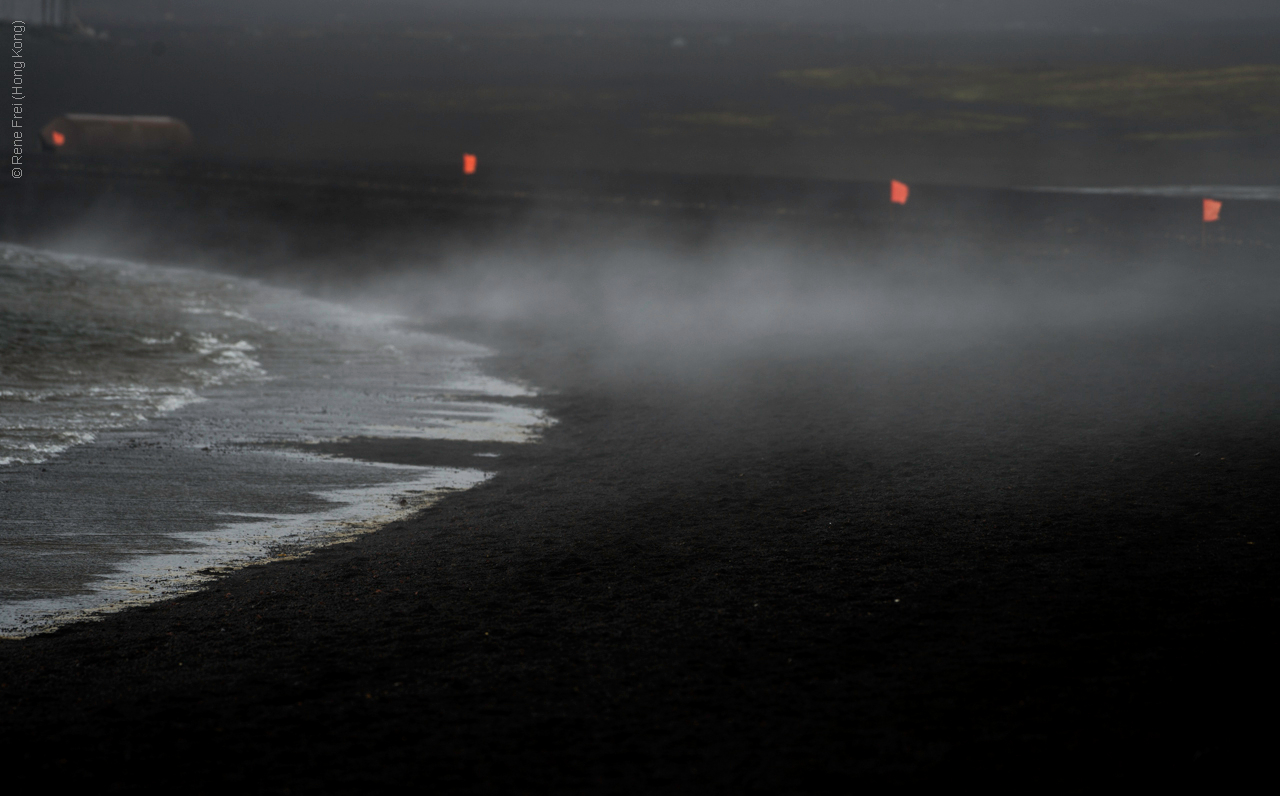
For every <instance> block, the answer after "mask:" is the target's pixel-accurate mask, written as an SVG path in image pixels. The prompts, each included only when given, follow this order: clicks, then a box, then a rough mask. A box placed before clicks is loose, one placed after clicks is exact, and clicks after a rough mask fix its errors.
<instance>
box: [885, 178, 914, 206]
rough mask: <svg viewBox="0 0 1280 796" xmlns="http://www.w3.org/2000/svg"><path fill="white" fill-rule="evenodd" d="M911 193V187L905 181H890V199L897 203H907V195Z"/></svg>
mask: <svg viewBox="0 0 1280 796" xmlns="http://www.w3.org/2000/svg"><path fill="white" fill-rule="evenodd" d="M910 195H911V189H910V188H908V187H907V184H906V183H905V182H898V181H897V180H894V181H893V182H890V183H889V201H891V202H893V203H894V204H895V205H905V204H906V203H907V197H908V196H910Z"/></svg>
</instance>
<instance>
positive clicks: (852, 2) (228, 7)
mask: <svg viewBox="0 0 1280 796" xmlns="http://www.w3.org/2000/svg"><path fill="white" fill-rule="evenodd" d="M79 6H80V7H81V9H82V14H83V15H84V16H85V17H86V18H94V17H104V16H114V17H117V18H119V17H123V16H135V15H138V16H146V17H161V16H163V14H164V13H165V12H168V13H170V14H172V17H173V19H174V20H175V21H179V22H182V21H186V22H230V23H237V22H245V23H257V22H266V21H277V22H283V21H289V20H292V21H296V22H300V23H303V24H307V23H312V24H314V23H322V22H323V23H331V22H334V21H343V20H352V21H355V20H362V19H363V20H367V21H374V22H385V21H392V20H404V21H419V20H426V19H430V18H432V17H437V18H438V17H440V16H444V15H448V16H455V15H458V14H468V15H471V14H476V13H482V14H485V15H486V16H488V15H494V16H499V17H501V16H511V17H521V18H529V17H544V18H545V17H552V18H554V17H560V18H564V17H569V18H580V19H591V18H596V19H600V18H606V19H607V18H614V19H617V18H629V19H635V18H642V19H644V18H649V19H654V18H658V19H673V20H685V19H687V20H696V19H719V20H742V21H747V20H779V21H781V20H787V21H795V22H819V21H833V22H840V23H844V24H858V25H863V26H865V27H867V28H868V29H870V30H939V29H953V30H955V29H1001V28H1013V29H1017V28H1027V29H1045V28H1048V29H1076V30H1079V29H1086V30H1087V29H1091V28H1100V29H1103V30H1108V29H1125V30H1135V29H1136V30H1142V29H1152V30H1154V29H1159V28H1163V27H1168V26H1170V25H1180V24H1181V25H1186V24H1195V23H1197V22H1200V21H1203V20H1221V21H1229V20H1241V19H1250V18H1270V19H1280V3H1278V2H1277V0H222V1H221V2H217V3H212V2H209V1H208V0H80V3H79Z"/></svg>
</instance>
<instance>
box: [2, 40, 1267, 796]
mask: <svg viewBox="0 0 1280 796" xmlns="http://www.w3.org/2000/svg"><path fill="white" fill-rule="evenodd" d="M486 25H487V27H486ZM544 28H545V29H544ZM544 28H538V27H537V26H533V27H530V26H523V27H522V26H520V25H514V24H513V25H506V24H505V23H504V24H496V23H492V21H490V22H486V23H484V24H480V23H476V24H475V25H472V26H471V27H467V26H466V25H461V24H459V25H452V26H450V25H446V24H444V23H441V24H439V25H435V26H428V27H424V26H421V25H417V26H409V27H404V26H399V27H388V28H387V29H373V28H370V29H365V30H361V31H354V30H347V29H346V28H345V26H342V25H330V26H328V27H323V26H322V27H321V28H317V29H315V30H313V29H310V28H307V29H305V30H304V29H301V28H289V27H287V26H278V27H276V28H270V27H268V28H265V29H258V28H246V27H225V28H214V27H204V28H201V27H197V26H182V25H177V24H172V25H170V24H163V25H162V24H159V23H156V24H154V25H151V26H146V25H136V26H134V27H132V28H131V27H128V26H127V25H125V24H124V23H120V25H119V26H118V27H115V28H114V29H113V38H112V39H110V40H102V41H96V42H91V41H85V40H83V37H82V38H79V39H76V38H71V37H62V38H59V37H56V36H51V37H46V38H44V39H36V38H33V39H32V41H33V42H36V43H35V44H33V45H32V47H31V51H32V56H31V61H32V65H31V68H30V70H29V76H30V80H31V84H32V85H33V86H39V87H40V93H39V94H38V95H37V96H35V97H34V98H33V99H32V101H31V105H30V114H31V117H32V118H36V117H39V118H41V119H43V118H48V117H51V116H52V115H54V114H58V113H64V112H78V111H86V112H112V113H169V114H173V115H176V116H181V117H183V118H185V119H186V120H187V121H188V122H190V123H191V125H192V129H193V130H194V131H195V134H196V137H197V140H198V141H199V142H200V149H199V150H198V151H197V152H196V153H194V155H193V156H192V158H191V159H190V160H187V161H184V162H181V163H172V162H160V161H144V162H139V161H117V160H109V159H107V160H96V161H94V160H84V159H80V160H77V159H75V158H66V157H58V158H52V157H44V156H41V155H30V157H29V160H28V162H27V163H26V164H25V166H24V168H25V169H26V176H25V177H24V178H23V179H22V181H21V182H20V183H19V182H16V181H15V182H6V183H5V184H4V188H3V191H0V237H3V239H4V240H5V241H6V242H14V243H21V244H26V245H31V246H36V247H46V248H51V249H58V250H61V251H70V252H82V253H92V254H94V255H97V256H119V257H123V258H128V259H136V260H140V261H145V262H155V263H164V264H182V265H191V266H196V267H204V268H208V269H211V270H214V271H220V272H226V273H234V274H237V275H240V276H251V277H254V278H259V279H262V280H264V281H266V282H268V283H272V284H280V285H286V286H293V287H299V288H301V289H302V290H304V291H306V292H307V293H310V294H313V295H317V296H321V297H327V298H332V299H335V300H340V301H353V302H354V301H364V302H366V306H373V307H376V308H385V309H387V310H388V311H392V312H397V313H399V314H401V315H403V316H405V317H406V318H408V322H409V323H411V324H413V325H415V326H416V327H422V328H426V329H429V330H430V331H435V332H441V333H444V334H447V335H451V336H453V337H457V338H460V339H463V340H467V341H471V342H476V343H482V344H485V345H487V346H489V347H491V348H492V349H493V350H494V351H496V352H497V353H496V355H495V356H494V357H493V358H492V359H491V360H489V361H488V362H487V365H486V366H487V367H488V368H489V369H490V370H491V371H492V373H494V374H496V375H500V376H503V377H504V378H511V379H516V380H522V381H525V382H527V383H528V384H530V385H532V386H533V387H535V388H536V389H537V390H538V391H539V393H540V395H539V397H537V398H532V399H518V400H528V401H532V402H534V403H536V405H537V406H539V407H542V408H544V409H545V410H546V411H547V412H548V413H549V414H550V415H551V416H552V417H553V418H555V420H556V423H555V425H552V426H551V427H549V428H548V429H547V430H546V431H545V433H544V434H543V439H542V441H541V442H538V443H536V444H526V445H516V444H509V445H495V444H492V443H485V444H483V445H478V444H469V443H464V442H430V441H412V440H386V439H359V440H348V441H345V442H333V443H325V444H324V445H319V446H315V447H316V448H317V449H318V450H319V452H328V453H340V454H343V455H346V456H351V457H354V458H360V459H367V460H370V461H385V462H394V463H403V464H423V465H445V466H464V465H465V466H469V467H484V468H488V469H491V470H492V471H493V472H494V477H493V478H492V479H491V480H489V481H488V482H486V483H484V484H483V485H481V486H479V487H476V488H474V489H471V490H469V491H466V492H458V493H455V494H453V495H450V496H449V497H447V498H445V499H444V500H442V501H441V502H440V503H438V504H437V505H435V506H433V507H431V508H428V509H426V510H424V511H423V512H421V513H420V514H418V515H417V516H414V517H413V518H411V519H408V520H405V521H401V522H396V523H394V524H392V525H389V526H387V527H385V528H383V529H381V530H379V531H377V532H375V533H373V534H369V535H366V536H363V537H361V538H359V539H358V540H356V541H354V542H351V543H349V544H342V545H337V546H333V547H329V548H325V549H323V550H320V551H318V552H316V553H315V554H313V555H311V556H309V557H306V558H303V559H299V560H288V561H280V562H276V563H272V564H269V565H264V566H255V567H251V568H248V569H244V570H240V571H237V572H234V573H231V574H227V575H225V576H222V577H221V578H220V579H219V580H218V581H217V583H216V587H214V588H210V589H208V590H206V591H203V592H200V593H196V594H191V595H188V596H184V597H181V598H179V599H175V600H171V601H167V602H162V603H158V604H154V605H151V606H149V607H145V608H135V609H130V610H128V611H126V612H123V613H119V614H116V615H112V616H108V617H106V618H104V619H103V620H102V621H99V622H93V623H82V624H77V625H72V626H68V627H65V628H63V629H60V630H58V631H57V632H55V633H51V634H47V635H41V636H35V637H31V638H27V639H24V640H16V641H15V640H4V641H0V749H3V750H4V755H3V760H4V770H5V773H6V775H7V777H8V778H9V781H12V782H16V783H21V784H25V785H28V786H29V787H39V788H41V789H48V788H51V787H52V786H53V785H54V784H55V783H56V784H66V785H74V786H78V787H86V786H87V787H91V788H93V789H94V790H95V791H102V792H121V791H135V790H137V789H139V788H142V787H165V788H174V789H182V790H184V791H193V792H199V793H213V792H218V793H225V792H228V791H235V792H263V793H294V792H360V793H366V792H389V791H392V790H396V791H400V790H404V789H407V788H414V789H418V790H435V791H440V792H459V793H532V792H539V793H541V792H591V793H597V792H634V793H641V792H644V793H665V792H686V793H693V792H721V793H738V792H761V793H820V792H851V791H856V790H869V791H888V790H891V789H892V790H898V791H901V790H904V789H905V790H917V789H920V790H923V789H924V788H926V787H928V788H957V787H968V788H982V789H983V790H985V791H1000V792H1013V791H1017V792H1027V791H1032V792H1086V791H1099V790H1119V789H1120V788H1126V789H1139V788H1141V789H1146V790H1153V789H1156V788H1162V789H1166V790H1168V789H1177V790H1183V789H1190V788H1196V789H1198V790H1209V789H1213V790H1221V791H1226V790H1238V789H1240V786H1241V785H1242V784H1243V783H1246V782H1248V781H1254V780H1256V779H1259V778H1265V777H1267V776H1269V775H1270V763H1271V757H1272V756H1273V748H1274V745H1275V744H1274V740H1275V733H1274V731H1272V730H1271V729H1270V723H1271V720H1272V716H1274V715H1275V713H1276V710H1277V698H1276V696H1277V695H1276V687H1275V684H1274V683H1275V679H1274V673H1273V672H1272V671H1271V669H1272V666H1271V663H1272V653H1271V651H1272V649H1273V648H1274V647H1275V646H1276V643H1275V642H1276V621H1275V614H1276V607H1277V589H1276V574H1275V573H1276V571H1277V570H1276V565H1277V539H1276V531H1277V524H1276V516H1277V510H1278V509H1280V490H1278V489H1277V480H1278V478H1280V389H1278V388H1280V353H1278V352H1280V349H1278V348H1277V345H1276V343H1277V340H1278V339H1280V335H1278V332H1280V329H1278V328H1277V325H1278V323H1280V321H1278V320H1277V317H1278V316H1277V314H1276V312H1275V306H1276V302H1275V298H1276V296H1277V295H1280V289H1278V280H1280V271H1277V269H1276V265H1277V255H1276V253H1277V251H1280V224H1277V220H1278V219H1280V215H1278V213H1280V210H1277V208H1280V204H1277V203H1275V202H1245V201H1232V202H1228V204H1227V205H1226V206H1225V207H1224V210H1223V216H1222V220H1221V221H1220V222H1218V223H1216V224H1214V225H1211V226H1208V227H1207V228H1206V227H1203V226H1202V225H1201V224H1200V221H1199V219H1200V204H1199V202H1200V198H1199V197H1198V196H1196V197H1192V198H1156V197H1132V196H1070V195H1053V194H1044V193H1035V192H1029V191H1015V190H1006V188H1008V187H1009V186H1023V187H1026V186H1031V185H1042V184H1048V183H1052V184H1056V185H1068V184H1070V185H1086V186H1108V185H1109V186H1115V185H1142V184H1147V185H1153V184H1169V183H1179V184H1213V183H1238V184H1249V185H1274V184H1275V182H1276V180H1275V179H1274V172H1275V169H1274V164H1275V163H1276V162H1277V154H1276V153H1277V152H1278V151H1280V149H1278V148H1277V147H1276V142H1277V141H1278V140H1280V138H1278V137H1277V135H1276V132H1277V128H1276V126H1275V125H1276V122H1275V118H1276V117H1275V116H1274V113H1273V112H1272V111H1273V110H1274V106H1275V102H1274V98H1273V94H1268V93H1266V92H1268V91H1273V90H1274V86H1275V85H1280V84H1277V83H1276V80H1277V78H1276V73H1275V71H1274V70H1275V69H1276V67H1275V66H1274V65H1270V64H1271V62H1272V61H1274V54H1275V52H1276V46H1275V34H1274V29H1267V30H1262V29H1260V28H1259V29H1257V30H1254V29H1246V28H1247V26H1237V27H1234V28H1232V29H1231V30H1229V31H1227V33H1224V34H1221V35H1217V34H1214V35H1209V33H1205V34H1204V35H1203V36H1202V35H1200V32H1199V31H1191V30H1181V31H1177V32H1175V33H1174V34H1170V35H1167V36H1147V37H1144V36H1141V35H1136V34H1135V35H1132V36H1130V35H1114V36H1095V35H1093V34H1085V33H1081V34H1079V35H1077V34H1072V35H1064V36H1050V35H1048V34H1046V36H1045V37H1043V38H1034V37H1030V36H1029V35H1028V36H1024V35H1023V34H1022V33H1010V32H1004V33H996V34H991V35H981V36H970V35H956V36H951V35H944V36H934V37H927V36H924V37H921V36H916V37H912V36H902V37H894V36H876V35H871V34H868V33H866V32H865V31H862V32H857V31H855V32H853V33H850V34H849V35H845V33H843V32H840V31H834V30H825V29H822V30H817V31H814V30H801V29H799V28H792V27H788V26H781V27H777V26H775V27H772V28H769V29H767V30H762V29H760V28H758V27H757V28H750V29H748V28H743V29H734V30H729V31H727V32H726V31H724V30H720V29H712V27H706V28H705V29H704V28H697V27H696V26H695V27H688V28H679V29H675V28H672V27H670V26H649V27H645V26H635V25H633V26H630V27H626V26H624V28H625V29H624V28H618V27H617V26H611V25H598V26H594V27H593V26H585V27H584V28H583V30H582V31H581V32H579V31H578V30H577V29H576V28H575V27H574V26H567V27H566V25H559V26H550V27H546V26H544ZM673 37H679V38H680V39H681V41H684V44H683V45H681V46H679V47H676V46H675V45H674V41H675V39H674V38H673ZM686 39H687V40H686ZM37 56H40V57H37ZM823 70H827V71H823ZM842 70H844V71H842ZM850 70H851V71H850ZM859 70H862V71H859ZM895 70H896V71H895ZM904 70H905V71H904ZM1098 70H1102V71H1098ZM1107 70H1111V71H1107ZM1241 70H1244V71H1241ZM1250 70H1252V71H1250ZM1192 71H1194V72H1195V74H1196V78H1195V80H1192V79H1191V78H1189V77H1188V74H1190V73H1191V72H1192ZM974 74H977V75H979V76H980V78H981V79H980V80H978V82H977V83H976V84H975V85H978V87H979V88H981V89H982V90H984V91H986V90H988V89H989V90H990V91H992V92H995V93H994V94H991V95H984V96H988V100H985V101H983V102H977V103H975V102H973V101H971V99H966V98H965V97H964V96H962V92H960V91H959V90H958V89H957V85H959V86H960V88H961V89H966V88H972V87H973V86H971V85H969V84H967V83H964V81H960V83H957V82H956V81H958V80H960V78H965V79H966V80H967V79H968V77H967V76H972V75H974ZM868 75H870V77H868ZM1027 75H1031V76H1032V77H1033V78H1034V79H1035V80H1040V79H1045V80H1058V79H1060V78H1061V79H1069V81H1077V82H1079V86H1076V87H1075V88H1073V89H1072V90H1071V91H1069V92H1067V93H1066V94H1065V95H1064V96H1065V99H1063V96H1058V97H1057V99H1056V100H1054V102H1057V104H1054V102H1046V101H1044V98H1043V97H1041V96H1039V95H1035V93H1034V92H1032V93H1031V94H1026V93H1025V92H1024V91H1023V90H1024V89H1025V80H1026V76H1027ZM1062 75H1066V76H1067V78H1062ZM1098 75H1102V77H1101V78H1098ZM1135 75H1136V77H1135ZM958 76H959V77H958ZM975 80H976V78H975ZM859 81H861V82H859ZM895 81H897V82H895ZM1019 81H1023V82H1019ZM1268 81H1270V82H1268ZM1192 83H1194V84H1195V85H1196V86H1198V87H1199V88H1198V89H1197V91H1199V93H1196V92H1195V91H1191V92H1182V93H1179V92H1180V91H1181V89H1180V87H1181V86H1183V85H1184V84H1192ZM962 84H963V85H962ZM1054 85H1057V84H1054ZM1073 85H1075V84H1074V83H1073ZM1117 85H1119V87H1120V88H1119V89H1117V88H1116V86H1117ZM895 86H897V88H895ZM904 86H905V88H904ZM1080 86H1083V88H1081V87H1080ZM1170 86H1172V87H1173V89H1170V88H1169V87H1170ZM1259 86H1261V87H1262V88H1259ZM1268 86H1271V87H1272V88H1268ZM920 87H923V88H920ZM1144 91H1146V92H1149V93H1148V94H1146V95H1144V94H1143V92H1144ZM948 92H950V93H948ZM1020 92H1023V93H1020ZM1072 92H1075V93H1072ZM1161 92H1165V93H1161ZM1259 92H1260V93H1259ZM1143 96H1146V97H1147V98H1148V100H1149V101H1145V100H1142V97H1143ZM1150 97H1155V98H1156V99H1154V100H1151V99H1150ZM1144 102H1146V104H1144ZM463 151H475V152H479V153H480V158H481V160H480V163H481V171H480V173H479V174H477V175H476V176H475V178H473V179H470V180H465V181H464V180H462V179H461V177H460V176H459V175H457V173H456V172H457V171H458V162H457V160H458V158H457V156H458V154H459V153H460V152H463ZM891 177H894V178H903V179H907V180H908V181H910V182H911V183H912V194H911V199H910V202H909V203H908V205H907V206H906V207H895V206H892V205H890V204H889V203H888V201H887V198H888V196H887V180H888V179H889V178H891ZM859 180H861V182H860V181H859ZM946 186H950V187H946ZM965 186H987V187H983V188H978V187H965ZM481 452H484V453H495V452H496V453H499V454H500V455H499V456H498V457H487V458H477V457H476V456H475V454H476V453H481ZM0 486H2V485H0ZM0 499H3V495H2V493H0ZM122 521H127V518H122ZM1264 781H1265V779H1264Z"/></svg>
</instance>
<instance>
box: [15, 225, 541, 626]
mask: <svg viewBox="0 0 1280 796" xmlns="http://www.w3.org/2000/svg"><path fill="white" fill-rule="evenodd" d="M489 353H490V352H489V351H487V350H486V349H484V348H483V347H480V346H476V345H472V344H469V343H465V342H462V341H458V340H453V339H450V338H447V337H443V336H440V335H435V334H429V333H426V332H424V331H421V330H417V329H414V328H412V327H411V326H409V325H408V324H407V323H406V322H405V321H404V319H401V318H397V317H394V316H388V315H379V314H375V313H369V312H363V311H358V310H356V309H353V308H350V307H344V306H342V305H339V304H335V303H331V302H325V301H320V300H316V299H312V298H307V297H305V296H303V295H301V294H299V293H297V292H293V291H289V290H285V289H280V288H274V287H269V286H265V285H262V284H259V283H257V282H254V281H251V280H244V279H236V278H231V277H227V276H224V275H218V274H214V273H209V272H204V271H200V270H194V269H182V268H162V267H156V266H148V265H142V264H138V263H129V262H122V261H118V260H106V259H97V258H90V257H82V256H67V255H60V254H56V253H52V252H45V251H37V250H32V249H26V248H22V247H17V246H9V245H4V244H0V635H7V636H21V635H28V634H30V633H33V632H39V631H41V630H45V629H49V628H51V627H55V626H57V625H59V624H61V623H64V622H67V621H74V620H79V619H83V618H87V617H93V616H97V615H100V614H102V613H105V612H110V611H114V610H118V609H120V608H121V607H124V606H128V605H134V604H138V603H142V602H149V601H153V600H156V599H161V598H164V597H166V596H171V595H175V594H180V593H184V592H187V591H191V590H193V589H196V588H199V587H200V586H201V585H202V584H203V583H206V582H207V581H208V580H209V579H210V578H212V577H213V576H214V575H215V573H217V572H219V571H224V570H226V569H227V568H231V567H237V566H243V565H245V564H250V563H254V562H260V561H266V560H270V559H271V558H275V557H284V556H294V555H298V554H300V553H303V552H305V551H306V550H309V549H313V548H314V547H317V546H321V545H325V544H331V543H334V542H338V541H344V540H347V539H350V538H352V537H353V536H355V535H358V534H360V533H364V532H367V531H369V530H372V529H374V528H377V527H378V526H380V525H382V524H384V523H386V522H388V521H391V520H394V519H396V518H398V517H402V516H405V515H406V514H409V513H411V512H414V511H417V510H419V509H421V508H422V507H424V506H426V505H428V504H429V503H430V502H432V501H433V500H435V499H437V498H438V497H439V496H441V495H443V494H445V493H446V492H447V491H449V490H453V489H464V488H468V487H471V486H474V485H476V484H478V483H480V482H481V481H483V480H484V479H485V478H486V477H487V476H486V471H485V470H482V469H480V468H479V467H477V468H474V469H472V468H435V467H410V466H402V465H389V464H385V463H376V462H363V461H355V460H350V459H341V458H333V457H324V456H318V455H312V454H307V453H305V452H301V451H300V450H299V449H298V447H297V443H305V442H320V441H329V440H338V439H343V438H350V437H358V436H361V437H368V436H374V437H399V438H422V439H451V440H470V441H474V442H478V443H483V442H517V443H518V442H528V441H531V440H534V439H536V437H537V435H538V433H539V432H540V430H541V429H542V428H544V427H545V426H546V425H547V424H548V422H549V420H548V418H547V417H546V416H545V415H544V414H543V412H542V411H541V410H539V409H538V408H536V407H535V406H532V405H531V403H532V402H531V401H529V400H528V399H529V398H530V397H532V396H533V394H534V393H533V391H532V390H531V389H530V388H529V387H527V386H525V385H521V384H516V383H513V382H511V381H506V380H502V379H498V378H494V377H492V376H489V375H486V374H484V373H483V372H482V371H481V370H480V367H479V362H480V361H481V360H482V359H483V358H484V357H485V356H487V355H488V354H489ZM291 446H293V447H291ZM479 453H484V451H479ZM483 461H486V460H484V459H478V460H477V463H478V464H479V463H481V462H483ZM488 461H491V460H488Z"/></svg>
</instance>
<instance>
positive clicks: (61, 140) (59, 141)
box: [52, 130, 67, 146]
mask: <svg viewBox="0 0 1280 796" xmlns="http://www.w3.org/2000/svg"><path fill="white" fill-rule="evenodd" d="M52 138H53V145H54V146H62V145H63V144H65V143H67V137H66V136H65V135H63V134H62V133H60V132H58V131H57V130H54V131H53V136H52Z"/></svg>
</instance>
